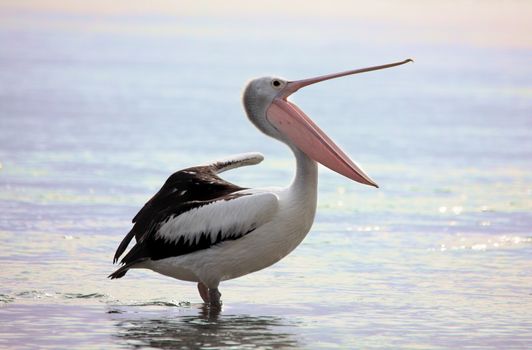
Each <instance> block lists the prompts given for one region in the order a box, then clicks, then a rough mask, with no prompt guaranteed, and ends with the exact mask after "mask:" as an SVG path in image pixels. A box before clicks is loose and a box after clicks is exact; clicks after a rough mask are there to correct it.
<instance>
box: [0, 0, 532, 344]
mask: <svg viewBox="0 0 532 350" xmlns="http://www.w3.org/2000/svg"><path fill="white" fill-rule="evenodd" d="M156 3H157V4H159V5H160V7H155V8H151V9H150V10H149V11H147V12H145V13H129V14H128V13H125V14H124V13H122V12H120V11H119V12H118V13H115V12H113V11H111V10H109V12H106V11H103V10H102V9H101V8H99V7H97V8H96V9H93V11H94V12H91V11H88V9H86V8H83V7H82V6H81V5H79V4H78V5H79V6H80V8H74V7H64V8H63V7H61V6H59V5H58V6H49V7H46V6H44V5H43V6H41V7H38V6H36V7H35V8H32V7H17V6H15V5H12V6H5V5H4V6H3V7H2V11H1V12H0V15H1V18H2V19H3V21H2V22H1V23H0V27H1V28H3V30H2V31H0V42H1V43H2V45H1V46H2V47H3V48H4V49H2V50H0V63H1V65H0V67H1V69H0V165H1V169H0V212H1V213H2V214H1V215H0V239H1V241H2V243H3V244H2V246H3V249H2V251H0V266H1V272H0V278H1V283H0V320H1V321H2V322H1V325H0V347H2V348H10V349H11V348H12V349H19V348H20V349H22V348H51V349H58V348H69V349H70V348H73V347H75V348H110V349H112V348H121V349H128V348H179V347H181V348H205V349H209V348H221V347H227V348H242V349H246V348H315V349H321V348H324V349H330V348H366V349H372V348H405V349H412V348H424V349H427V348H430V349H439V348H482V349H486V348H497V349H500V348H505V349H510V348H526V347H528V346H529V344H530V343H531V342H532V331H531V329H532V313H531V311H530V310H532V291H531V286H532V273H531V272H530V271H531V269H530V266H531V263H532V258H531V256H532V255H531V253H532V234H531V232H530V227H531V224H532V215H531V208H532V202H531V198H530V197H531V194H532V188H531V175H530V173H531V170H532V167H531V164H530V159H531V157H532V141H531V140H532V138H531V135H530V127H531V126H532V119H531V117H530V112H531V111H532V74H531V73H532V67H531V66H530V64H529V62H530V59H532V49H529V48H523V47H519V48H515V47H507V46H504V45H492V46H482V45H465V44H464V42H456V43H453V42H451V43H449V42H437V43H428V42H426V41H424V40H423V38H422V37H419V38H416V37H414V38H412V37H409V40H406V39H405V40H404V41H402V42H401V41H399V42H398V41H394V42H388V41H386V42H385V41H382V40H375V42H373V41H371V40H367V38H363V35H360V34H356V31H357V29H359V28H360V26H362V24H360V22H356V21H350V20H349V16H347V17H342V18H340V19H335V20H333V19H328V18H325V17H319V18H320V19H319V20H318V21H317V22H316V23H315V24H314V25H313V26H310V25H309V24H308V23H307V22H305V18H303V17H298V16H297V15H295V14H291V15H289V16H288V17H286V18H285V17H281V18H278V19H277V25H276V26H275V28H272V29H271V30H269V31H260V30H259V29H257V28H258V27H257V26H259V25H264V24H266V23H269V22H268V19H267V18H265V17H264V16H261V15H255V17H253V16H252V18H251V19H249V18H247V19H246V18H244V17H242V14H238V13H237V14H227V13H225V15H224V16H221V15H216V14H212V13H207V14H201V15H198V14H195V15H194V14H190V13H188V12H187V11H185V14H183V15H178V14H176V12H169V13H166V11H165V8H164V7H163V5H161V4H160V3H159V2H156ZM413 3H415V2H413ZM98 4H100V3H99V2H98ZM100 5H101V4H100ZM102 6H103V8H105V6H104V5H101V7H102ZM98 9H99V10H98ZM98 11H100V12H98ZM102 11H103V12H102ZM176 11H177V10H176ZM242 11H244V12H245V11H247V10H246V9H242ZM102 13H103V14H102ZM14 19H17V20H16V21H15V20H14ZM288 19H290V21H288ZM254 21H255V22H254ZM292 21H294V22H292ZM368 21H369V22H371V20H369V19H368ZM289 22H290V23H289ZM294 23H295V24H294ZM366 24H367V23H366ZM370 24H372V25H373V27H372V28H377V29H379V30H381V31H384V32H386V30H387V27H386V24H384V23H382V22H379V21H374V22H371V23H370ZM287 28H306V31H304V30H301V31H295V32H291V35H288V34H287V32H286V29H287ZM346 31H347V32H349V33H350V34H349V35H347V34H345V33H346ZM340 33H343V34H342V35H340ZM456 40H457V41H459V39H456ZM410 56H413V57H414V58H416V63H415V64H411V65H407V66H403V67H400V68H396V69H394V70H388V71H386V72H379V73H372V74H367V75H364V76H362V75H361V76H357V77H356V78H355V77H352V78H345V79H341V80H338V81H336V82H334V83H333V82H329V83H323V84H321V85H320V86H315V87H312V88H308V89H306V90H305V91H301V92H298V94H297V95H296V96H295V100H296V101H297V103H298V105H300V106H301V108H302V109H303V110H305V111H306V112H308V114H309V115H310V116H312V117H313V119H315V120H316V122H317V123H318V124H319V125H320V126H322V127H323V129H325V130H326V131H327V132H328V134H329V135H330V136H331V137H332V138H333V139H335V140H336V141H338V143H339V144H341V145H342V146H343V148H344V149H345V150H346V151H347V153H348V154H350V155H351V156H352V157H353V158H354V159H355V160H357V162H359V163H360V164H361V165H362V166H363V167H364V169H365V170H366V171H367V172H368V173H369V174H370V176H371V177H372V178H373V179H375V180H376V181H377V183H379V185H380V186H381V188H380V189H378V190H375V189H372V188H369V187H364V186H360V185H358V184H356V183H353V182H350V181H348V180H346V179H345V178H342V177H340V176H338V175H337V174H334V173H332V172H330V171H328V170H324V169H321V173H320V187H319V197H320V198H319V204H318V214H317V217H316V221H315V224H314V226H313V229H312V231H311V232H310V234H309V235H308V237H307V238H306V239H305V241H304V242H303V244H302V245H301V246H300V247H298V248H297V249H296V250H295V251H294V252H293V253H292V254H291V255H289V256H288V257H287V258H285V259H284V260H282V261H281V262H280V263H278V264H276V265H275V266H273V267H271V268H269V269H266V270H264V271H260V272H258V273H255V274H252V275H249V276H245V277H243V278H240V279H237V280H233V281H227V282H225V283H223V284H222V286H221V292H222V294H223V300H224V307H223V310H222V311H221V312H219V313H218V312H215V311H213V310H209V309H205V308H204V307H203V305H202V304H201V303H200V298H199V296H198V295H197V292H196V288H195V286H194V285H193V284H190V283H185V282H180V281H174V280H170V279H168V278H165V277H162V276H158V275H156V274H154V273H151V272H147V271H132V272H131V273H129V274H128V275H127V277H126V278H124V279H120V280H117V281H110V280H108V279H106V276H107V275H108V274H109V273H110V272H112V271H113V269H114V266H112V256H113V254H114V250H115V248H116V246H117V244H118V243H119V241H120V240H121V238H122V237H123V235H124V234H125V233H126V232H127V231H128V229H129V228H130V220H131V218H132V217H133V216H134V214H135V213H136V211H137V210H138V209H139V208H140V207H141V206H142V204H143V203H144V202H145V201H146V200H147V199H148V198H149V197H150V196H151V194H153V193H154V192H155V191H156V190H157V189H158V187H159V186H160V185H161V184H162V182H163V181H164V180H165V179H166V177H167V176H168V175H169V174H170V173H172V172H173V171H175V170H177V169H180V168H183V167H187V166H190V165H194V164H198V163H203V162H205V161H208V160H212V159H216V158H218V157H225V156H226V155H228V154H234V153H241V152H249V151H260V152H262V153H264V154H265V155H266V160H265V161H264V163H263V164H261V165H260V166H257V167H252V168H245V169H239V170H238V171H234V172H230V173H227V176H226V178H227V179H229V180H231V181H233V182H236V183H239V184H242V185H244V186H270V185H284V184H287V183H288V182H289V180H290V178H291V176H292V171H293V161H292V158H291V156H290V154H289V153H288V152H287V150H286V149H285V148H284V146H282V145H280V144H279V145H278V144H276V143H275V142H271V141H270V140H268V139H267V138H265V137H264V136H262V135H260V133H258V132H257V131H256V130H255V129H254V128H253V127H252V126H251V124H249V122H248V121H247V120H246V119H245V117H244V115H243V111H242V107H241V106H240V102H239V93H240V91H241V89H242V87H243V85H244V82H245V81H246V80H248V79H249V78H250V77H253V76H258V75H263V74H279V75H282V76H287V77H289V78H293V79H298V78H303V77H307V76H311V75H315V74H322V73H328V72H332V71H335V70H342V69H348V68H356V67H359V66H366V65H372V64H381V63H385V62H389V61H395V60H401V59H404V58H407V57H410ZM486 58H489V59H486ZM224 176H225V174H224Z"/></svg>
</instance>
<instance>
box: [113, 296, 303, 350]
mask: <svg viewBox="0 0 532 350" xmlns="http://www.w3.org/2000/svg"><path fill="white" fill-rule="evenodd" d="M174 310H175V308H174ZM179 310H180V311H182V310H183V309H179ZM130 311H131V310H129V309H128V310H123V309H122V310H121V308H113V309H111V310H109V314H110V315H111V318H112V319H113V320H114V321H116V322H115V324H116V326H117V332H116V334H115V336H116V337H118V338H120V339H121V340H122V341H125V343H126V344H130V345H131V347H132V348H138V347H145V346H148V347H151V348H158V349H178V348H190V349H197V348H203V347H208V348H221V347H239V346H242V347H245V348H256V347H261V348H292V347H299V346H298V343H297V341H296V340H295V335H294V334H293V333H291V332H290V330H291V328H293V327H294V326H295V325H294V324H290V323H288V322H287V321H286V320H284V319H282V318H281V317H277V316H249V315H234V314H233V315H229V314H224V313H223V311H220V309H216V308H210V307H207V306H205V305H203V306H201V307H198V308H194V307H191V308H188V309H187V310H186V311H187V314H185V315H183V314H181V313H175V312H162V313H156V314H155V315H154V313H153V312H147V313H146V314H143V313H141V312H138V310H135V311H134V312H130ZM122 341H121V344H124V343H123V342H122Z"/></svg>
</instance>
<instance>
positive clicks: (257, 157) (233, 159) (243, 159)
mask: <svg viewBox="0 0 532 350" xmlns="http://www.w3.org/2000/svg"><path fill="white" fill-rule="evenodd" d="M263 160H264V155H262V153H259V152H249V153H241V154H235V155H231V156H229V157H227V158H224V159H220V160H218V161H215V162H212V163H211V164H210V165H211V166H213V167H214V168H215V171H216V173H221V172H224V171H227V170H231V169H235V168H240V167H242V166H248V165H256V164H259V163H260V162H262V161H263Z"/></svg>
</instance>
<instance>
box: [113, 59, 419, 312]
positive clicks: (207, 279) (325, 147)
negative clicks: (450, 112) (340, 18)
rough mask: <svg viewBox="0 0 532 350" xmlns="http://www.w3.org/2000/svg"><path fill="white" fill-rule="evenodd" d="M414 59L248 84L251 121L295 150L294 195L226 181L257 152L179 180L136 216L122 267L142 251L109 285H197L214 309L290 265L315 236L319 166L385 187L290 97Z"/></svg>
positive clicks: (182, 175) (245, 99) (175, 178)
mask: <svg viewBox="0 0 532 350" xmlns="http://www.w3.org/2000/svg"><path fill="white" fill-rule="evenodd" d="M410 61H411V60H410V59H408V60H405V61H401V62H396V63H391V64H385V65H381V66H375V67H369V68H363V69H357V70H350V71H346V72H342V73H336V74H329V75H324V76H320V77H316V78H310V79H304V80H299V81H287V80H285V79H281V78H274V77H264V78H258V79H254V80H252V81H251V82H249V83H248V85H247V86H246V88H245V90H244V94H243V103H244V108H245V111H246V114H247V116H248V118H249V120H250V121H251V122H252V123H253V124H254V125H255V126H256V127H257V128H258V129H259V130H260V131H262V132H263V133H265V134H266V135H268V136H271V137H273V138H274V139H277V140H279V141H281V142H283V143H285V144H286V145H287V146H288V147H289V148H290V149H291V150H292V152H293V153H294V156H295V158H296V162H297V169H296V174H295V177H294V180H293V181H292V184H291V185H290V186H288V187H286V188H258V189H249V188H242V187H239V186H237V185H234V184H232V183H229V182H227V181H225V180H223V179H221V178H220V177H218V174H220V173H221V172H224V171H226V170H230V169H234V168H238V167H241V166H246V165H254V164H258V163H260V162H261V161H262V160H263V156H262V155H261V154H258V153H247V154H241V155H237V156H233V157H230V158H228V159H225V160H220V161H217V162H215V163H212V164H206V165H201V166H196V167H192V168H188V169H184V170H181V171H178V172H176V173H174V174H173V175H171V176H170V177H169V178H168V180H167V181H166V182H165V184H164V185H163V186H162V188H161V189H160V190H159V192H157V193H156V194H155V195H154V196H153V197H152V198H151V199H150V200H149V201H148V202H147V203H146V204H145V205H144V207H143V208H142V209H141V210H140V211H139V212H138V214H137V215H136V216H135V217H134V218H133V223H134V225H133V228H132V229H131V231H130V232H129V233H128V234H127V235H126V237H125V238H124V239H123V240H122V242H121V243H120V245H119V246H118V249H117V250H116V254H115V256H114V261H113V262H117V260H118V259H119V258H120V256H121V255H122V254H123V253H124V251H125V250H126V248H127V246H128V245H129V243H130V241H131V240H132V239H133V237H135V238H136V244H135V245H134V246H133V248H131V250H130V251H129V252H128V253H127V254H126V255H125V256H124V257H123V258H122V260H121V261H120V263H121V264H122V265H123V266H121V267H120V268H119V269H118V270H116V271H115V272H113V273H112V274H111V275H110V276H109V277H110V278H112V279H114V278H120V277H123V276H124V275H125V274H126V273H127V272H128V271H129V270H130V269H133V268H145V269H151V270H153V271H155V272H158V273H161V274H163V275H166V276H170V277H173V278H176V279H179V280H184V281H191V282H197V284H198V290H199V293H200V296H201V298H202V299H203V300H204V302H205V303H208V304H211V305H220V296H221V294H220V292H219V291H218V286H219V284H220V282H221V281H224V280H229V279H232V278H236V277H240V276H243V275H246V274H248V273H251V272H254V271H258V270H261V269H264V268H265V267H268V266H270V265H272V264H274V263H276V262H277V261H279V260H281V259H282V258H283V257H285V256H286V255H287V254H289V253H290V252H291V251H292V250H293V249H294V248H296V247H297V246H298V245H299V244H300V243H301V241H302V240H303V239H304V238H305V236H306V235H307V233H308V232H309V230H310V227H311V226H312V222H313V221H314V214H315V212H316V197H317V183H318V168H317V163H316V162H319V163H321V164H323V165H325V166H326V167H328V168H330V169H332V170H334V171H335V172H337V173H339V174H342V175H344V176H346V177H348V178H350V179H352V180H354V181H357V182H360V183H362V184H366V185H370V186H374V187H378V186H377V184H376V183H375V182H374V181H373V180H371V179H370V178H369V176H368V175H366V174H365V173H364V171H362V169H361V168H360V167H359V166H357V165H356V164H355V163H354V162H353V161H352V160H351V159H349V157H348V156H347V155H346V154H345V153H344V152H343V151H342V150H341V149H340V148H339V147H338V146H337V145H336V144H335V143H334V142H333V141H332V140H331V139H330V138H329V137H327V135H326V134H325V133H324V132H323V131H322V130H321V129H320V128H318V126H317V125H316V124H314V122H312V120H310V118H309V117H308V116H306V115H305V113H303V111H301V110H300V109H299V108H298V107H297V106H296V105H295V104H293V103H291V102H290V101H288V100H287V98H288V97H289V96H290V95H291V94H293V93H294V92H296V91H297V90H299V89H300V88H302V87H304V86H307V85H310V84H314V83H317V82H320V81H324V80H328V79H333V78H337V77H342V76H346V75H351V74H357V73H363V72H369V71H373V70H378V69H384V68H390V67H394V66H398V65H401V64H405V63H407V62H410Z"/></svg>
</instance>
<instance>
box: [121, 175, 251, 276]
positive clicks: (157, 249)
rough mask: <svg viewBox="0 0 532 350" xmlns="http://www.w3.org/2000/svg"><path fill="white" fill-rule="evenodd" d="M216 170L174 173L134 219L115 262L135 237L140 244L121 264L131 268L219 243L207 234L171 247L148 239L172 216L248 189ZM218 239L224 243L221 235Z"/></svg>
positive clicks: (161, 241)
mask: <svg viewBox="0 0 532 350" xmlns="http://www.w3.org/2000/svg"><path fill="white" fill-rule="evenodd" d="M216 170H217V169H216V168H215V167H213V166H200V167H192V168H187V169H184V170H181V171H178V172H176V173H174V174H172V175H171V176H170V177H169V178H168V180H166V182H165V183H164V185H163V186H162V187H161V189H160V190H159V191H158V192H157V193H156V194H155V195H154V196H153V197H152V198H151V199H150V200H149V201H148V202H147V203H146V204H145V205H144V207H143V208H142V209H141V210H140V211H139V212H138V213H137V215H135V217H134V218H133V223H134V226H133V228H132V229H131V231H129V233H128V234H127V235H126V236H125V237H124V239H123V240H122V242H121V243H120V245H119V246H118V249H117V250H116V253H115V256H114V260H113V262H116V261H117V260H118V258H119V257H120V256H121V255H122V254H123V253H124V251H125V250H126V248H127V246H128V245H129V243H130V242H131V240H132V239H133V237H135V238H136V240H137V244H136V245H135V246H134V247H133V248H132V249H131V251H129V252H128V254H126V256H125V257H124V258H123V259H122V261H121V263H123V264H128V265H129V264H131V263H132V262H134V261H136V260H139V259H143V258H146V257H147V256H149V257H150V258H153V259H158V258H159V259H162V258H164V257H168V256H178V255H183V254H188V253H190V252H192V251H195V250H199V249H205V248H208V247H209V246H210V245H213V244H216V243H219V241H218V239H217V240H216V242H211V241H210V239H209V238H208V236H207V234H203V235H202V236H201V238H200V239H199V241H197V242H196V244H194V245H193V246H191V245H187V244H184V242H181V241H178V242H176V243H175V244H174V245H172V246H169V245H168V243H165V241H164V240H160V239H158V240H157V239H149V240H148V238H150V237H153V234H154V233H155V232H156V231H157V229H158V228H159V226H160V224H162V223H164V222H165V221H167V220H168V219H169V218H170V217H171V216H178V215H180V214H182V213H184V212H187V211H189V210H191V209H193V208H197V207H199V206H203V205H206V204H209V203H212V202H214V201H216V200H220V199H222V198H224V197H226V199H230V198H234V196H231V194H232V193H234V192H236V191H240V190H243V189H244V188H242V187H239V186H236V185H234V184H232V183H230V182H227V181H225V180H223V179H221V178H220V177H218V176H217V175H216ZM218 236H219V238H220V241H221V234H220V235H218ZM239 236H241V235H239ZM120 277H121V276H120Z"/></svg>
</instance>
